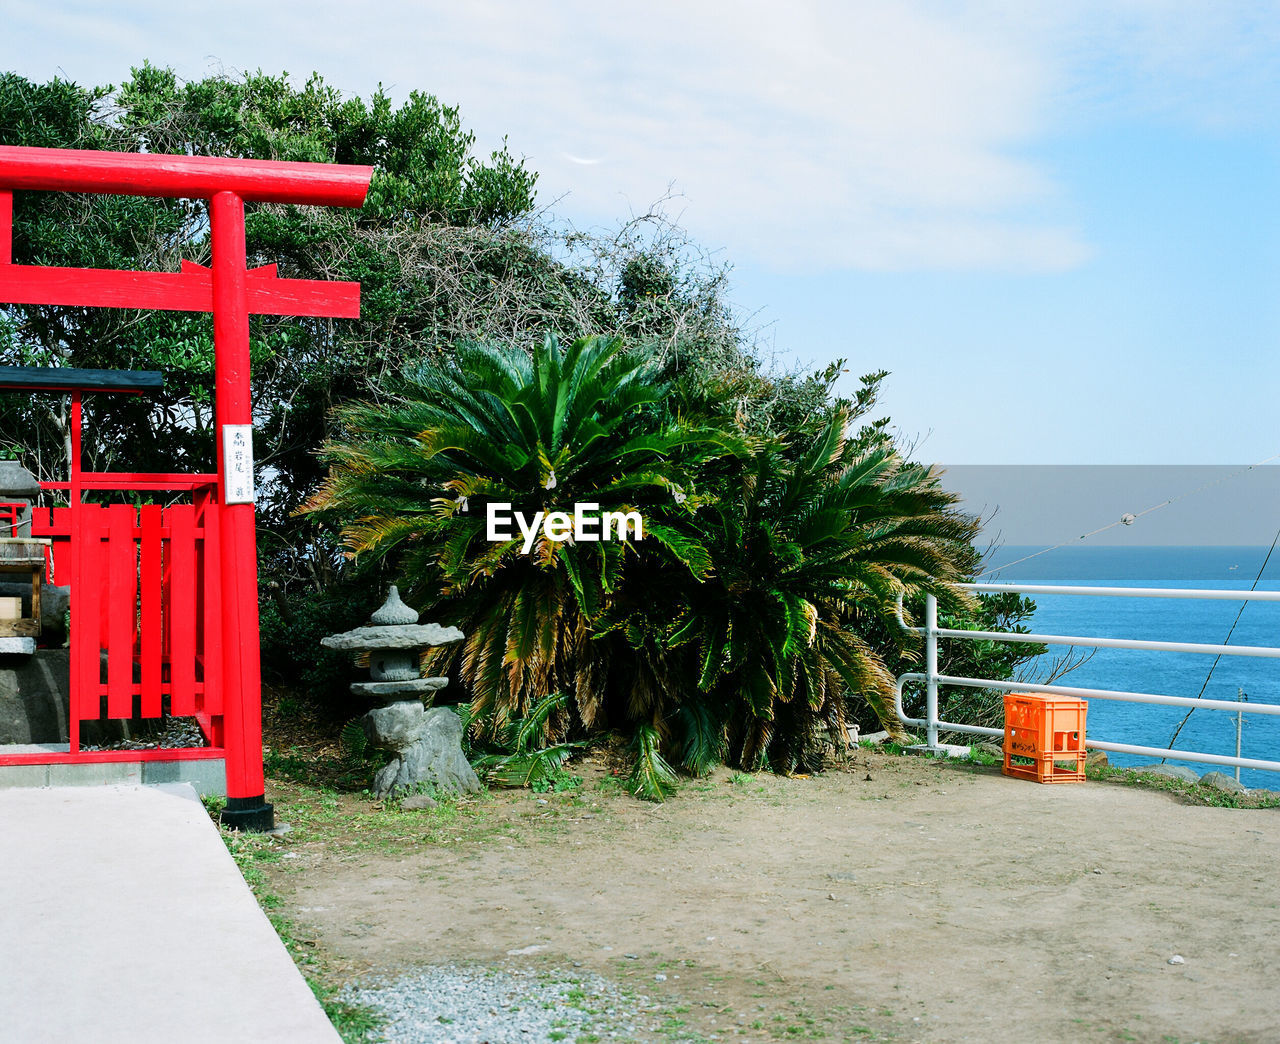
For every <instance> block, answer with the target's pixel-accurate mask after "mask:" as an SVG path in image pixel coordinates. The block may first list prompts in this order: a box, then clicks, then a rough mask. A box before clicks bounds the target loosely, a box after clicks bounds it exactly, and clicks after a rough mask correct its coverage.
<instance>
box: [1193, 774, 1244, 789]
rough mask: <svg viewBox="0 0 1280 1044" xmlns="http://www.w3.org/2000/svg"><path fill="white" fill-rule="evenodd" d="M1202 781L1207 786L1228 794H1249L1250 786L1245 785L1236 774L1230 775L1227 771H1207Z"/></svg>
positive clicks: (1201, 778)
mask: <svg viewBox="0 0 1280 1044" xmlns="http://www.w3.org/2000/svg"><path fill="white" fill-rule="evenodd" d="M1200 782H1201V783H1203V784H1204V785H1205V786H1207V787H1213V789H1214V790H1221V791H1223V792H1224V793H1226V794H1247V793H1248V792H1249V788H1248V787H1246V786H1244V785H1243V784H1241V783H1240V781H1239V780H1237V779H1236V778H1235V777H1234V776H1228V775H1227V774H1226V773H1225V772H1206V773H1205V774H1204V775H1203V776H1201V777H1200Z"/></svg>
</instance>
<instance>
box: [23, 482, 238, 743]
mask: <svg viewBox="0 0 1280 1044" xmlns="http://www.w3.org/2000/svg"><path fill="white" fill-rule="evenodd" d="M219 515H220V510H219V506H218V504H217V503H216V501H215V500H214V497H213V490H212V488H211V487H205V488H203V489H197V490H195V491H194V496H193V501H192V503H189V504H175V505H172V506H170V507H162V506H161V505H159V504H147V505H143V506H142V507H135V506H134V505H132V504H80V505H78V506H77V507H76V508H74V509H73V508H70V507H62V508H36V509H35V512H34V516H33V525H32V531H33V534H34V535H36V536H46V537H51V538H53V541H54V556H55V561H56V562H57V563H58V567H59V568H60V569H61V570H62V572H63V573H64V575H66V574H69V576H70V580H71V602H72V605H73V606H74V607H75V612H76V618H77V620H80V621H83V623H82V624H81V625H80V626H78V627H73V628H72V630H71V723H70V740H71V753H72V754H74V753H76V752H77V750H78V745H79V725H80V722H82V721H97V720H100V719H103V718H133V717H141V718H161V717H163V716H165V715H166V714H169V715H172V716H174V717H194V718H196V719H197V721H199V723H200V726H201V729H202V730H203V732H204V734H205V738H206V740H207V741H208V743H209V747H211V748H220V747H221V746H222V744H223V722H222V711H223V707H222V693H223V688H222V685H221V684H220V671H221V666H222V664H221V648H222V641H221V628H222V607H221V603H220V593H221V586H220V583H219V580H218V577H219V568H220V563H219V559H218V548H219V532H218V529H219V526H218V524H219ZM73 518H74V521H73ZM68 564H69V565H70V568H69V569H68V568H67V567H68ZM86 625H87V626H86ZM201 749H202V751H203V752H205V753H206V754H209V753H212V751H210V750H209V748H201ZM132 753H133V754H134V755H135V756H137V755H142V754H147V753H152V754H159V753H160V752H158V751H157V752H146V751H135V752H132ZM172 753H173V752H172V751H165V752H164V754H165V756H170V755H171V754H172Z"/></svg>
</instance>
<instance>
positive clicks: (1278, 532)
mask: <svg viewBox="0 0 1280 1044" xmlns="http://www.w3.org/2000/svg"><path fill="white" fill-rule="evenodd" d="M1278 542H1280V529H1277V530H1276V535H1275V539H1274V540H1272V541H1271V547H1270V549H1269V550H1268V551H1267V557H1266V558H1264V559H1263V560H1262V568H1261V569H1259V570H1258V575H1257V576H1255V577H1254V578H1253V585H1252V586H1251V587H1250V588H1249V590H1250V591H1256V590H1257V589H1258V582H1259V581H1260V580H1261V579H1262V574H1263V573H1265V572H1266V571H1267V563H1268V562H1270V561H1271V552H1272V551H1274V550H1275V549H1276V544H1277V543H1278ZM1248 604H1249V603H1248V602H1247V601H1246V602H1241V603H1240V611H1239V612H1238V613H1236V618H1235V619H1234V620H1233V621H1232V622H1231V630H1229V631H1228V632H1227V640H1226V641H1224V642H1223V643H1222V644H1223V645H1230V644H1231V636H1232V635H1233V634H1235V633H1236V624H1238V623H1239V622H1240V617H1242V616H1243V615H1244V610H1245V606H1247V605H1248ZM1222 657H1223V653H1218V655H1217V656H1215V657H1214V658H1213V663H1211V664H1210V665H1209V673H1208V674H1206V675H1205V676H1204V684H1203V685H1201V686H1200V691H1199V692H1198V693H1196V699H1197V700H1198V699H1200V698H1201V697H1202V696H1203V695H1204V692H1205V690H1206V689H1207V688H1208V687H1209V679H1210V678H1212V677H1213V672H1214V671H1215V670H1216V669H1217V666H1218V661H1219V660H1221V659H1222ZM1195 712H1196V708H1195V707H1192V708H1191V709H1190V710H1189V711H1187V713H1186V714H1185V715H1184V716H1183V718H1182V720H1181V721H1180V722H1178V727H1177V728H1176V729H1174V730H1173V735H1172V736H1170V737H1169V742H1168V743H1166V744H1165V746H1166V747H1168V748H1169V749H1170V750H1172V749H1173V741H1174V740H1176V739H1177V738H1178V733H1180V732H1181V731H1182V726H1184V725H1185V724H1186V723H1187V722H1188V721H1190V720H1191V715H1193V714H1194V713H1195ZM1160 761H1161V763H1163V762H1164V761H1165V759H1164V758H1161V759H1160Z"/></svg>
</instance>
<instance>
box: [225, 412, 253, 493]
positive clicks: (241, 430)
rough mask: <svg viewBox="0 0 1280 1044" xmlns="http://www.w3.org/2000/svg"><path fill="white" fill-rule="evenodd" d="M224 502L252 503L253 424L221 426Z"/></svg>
mask: <svg viewBox="0 0 1280 1044" xmlns="http://www.w3.org/2000/svg"><path fill="white" fill-rule="evenodd" d="M222 475H223V479H222V480H223V491H222V502H223V503H224V504H252V503H253V425H252V424H224V425H223V426H222Z"/></svg>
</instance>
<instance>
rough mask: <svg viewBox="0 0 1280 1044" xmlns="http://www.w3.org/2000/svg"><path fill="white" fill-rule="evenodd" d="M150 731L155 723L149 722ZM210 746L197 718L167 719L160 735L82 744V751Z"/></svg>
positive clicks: (174, 748) (175, 748)
mask: <svg viewBox="0 0 1280 1044" xmlns="http://www.w3.org/2000/svg"><path fill="white" fill-rule="evenodd" d="M147 728H148V731H151V730H154V728H155V723H152V722H149V723H148V725H147ZM205 746H208V743H207V742H206V740H205V738H204V733H203V732H201V731H200V723H199V722H197V721H196V719H195V718H165V719H164V724H163V726H162V727H161V729H160V734H159V735H151V736H145V737H140V738H136V739H120V740H115V741H113V742H111V743H101V744H92V743H85V744H82V745H81V747H80V749H81V750H177V749H184V748H188V747H205Z"/></svg>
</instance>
